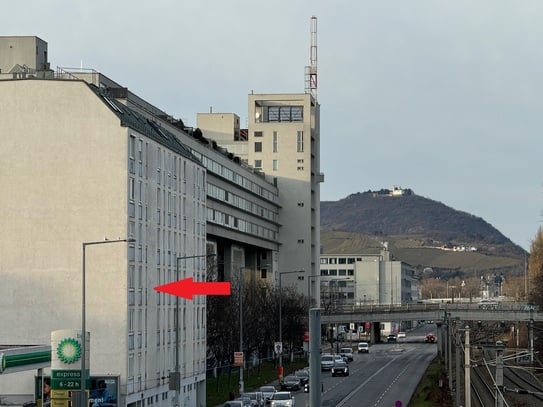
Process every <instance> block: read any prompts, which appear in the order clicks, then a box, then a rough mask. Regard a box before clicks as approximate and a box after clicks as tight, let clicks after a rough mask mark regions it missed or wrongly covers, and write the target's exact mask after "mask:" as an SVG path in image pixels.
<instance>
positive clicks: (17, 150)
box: [0, 79, 206, 405]
mask: <svg viewBox="0 0 543 407" xmlns="http://www.w3.org/2000/svg"><path fill="white" fill-rule="evenodd" d="M0 88H1V91H0V104H1V105H2V109H0V121H1V122H2V132H1V136H0V151H2V153H0V154H1V155H2V158H1V160H0V173H1V176H0V177H1V178H0V179H1V183H2V189H3V190H4V191H5V193H4V194H2V199H0V209H1V211H2V213H3V214H4V216H3V217H2V220H1V221H0V222H1V227H2V230H3V232H4V233H3V234H2V238H1V239H2V243H1V244H0V272H1V275H2V280H3V283H2V285H1V286H0V298H2V299H3V304H2V306H1V307H0V318H1V319H2V321H4V323H5V324H6V326H9V327H10V329H9V330H8V331H7V332H4V333H3V335H2V340H3V341H6V340H7V341H10V343H14V344H29V343H28V342H29V341H31V342H32V344H36V343H48V341H49V335H50V332H51V331H54V330H57V329H65V328H68V329H73V328H77V327H79V326H80V322H79V321H80V318H81V308H80V307H81V289H80V287H81V255H82V250H81V247H82V243H83V242H89V241H100V240H103V239H104V238H109V239H117V238H134V239H135V240H136V242H135V243H130V244H128V245H127V244H115V245H113V244H111V245H100V246H92V247H89V248H87V253H86V269H87V272H86V276H87V279H86V283H87V290H88V293H89V295H87V312H86V313H87V329H88V331H90V332H91V348H90V350H91V365H90V371H91V374H113V375H119V376H120V378H121V382H120V388H121V389H122V394H121V397H122V399H121V404H123V405H136V404H138V403H141V400H142V395H143V396H144V397H143V398H144V399H147V398H149V399H150V398H153V399H154V398H159V399H161V400H162V399H163V398H166V397H168V396H169V392H168V385H167V381H166V380H165V379H164V378H167V377H168V376H169V373H170V372H171V371H173V370H174V369H175V366H174V360H175V358H173V357H172V355H173V354H174V351H175V340H174V339H175V338H174V336H175V335H174V334H175V331H174V318H175V302H174V301H173V300H172V297H171V296H167V295H165V294H163V293H160V294H158V293H156V292H154V291H153V287H155V286H157V285H160V284H164V283H167V282H170V281H174V280H175V273H176V261H175V260H176V257H177V256H185V255H194V254H205V252H206V192H205V191H206V170H205V168H204V167H203V166H202V164H201V163H200V162H199V161H198V160H197V159H196V157H194V156H193V155H192V154H191V153H190V151H189V150H188V149H187V148H184V147H183V145H182V144H180V143H179V142H178V141H177V140H176V139H175V137H174V136H173V135H172V134H170V133H168V132H166V131H165V130H161V129H159V128H158V127H156V126H154V125H153V124H152V123H150V122H147V121H146V120H144V118H143V117H142V116H139V115H138V114H137V113H136V112H135V111H132V110H130V109H129V108H127V107H126V106H125V105H123V104H121V103H118V102H117V101H115V100H114V99H111V98H109V97H108V96H107V95H106V94H104V93H102V92H100V90H99V89H98V88H96V87H94V86H93V85H89V84H87V83H86V82H84V81H78V80H50V79H48V80H40V79H16V80H4V81H0ZM180 268H181V270H180V272H181V275H182V277H193V278H194V279H195V280H197V281H203V280H204V279H205V260H204V259H201V258H197V259H192V260H190V261H184V262H181V265H180ZM14 310H15V311H16V312H14ZM181 321H182V322H181V324H182V327H183V329H182V330H181V332H182V338H181V342H182V346H181V347H180V352H181V355H180V358H181V360H182V361H183V365H182V372H184V373H185V375H184V382H185V383H186V384H185V385H184V386H183V392H182V397H184V398H185V399H186V400H187V401H189V404H187V405H202V403H201V400H202V399H203V400H205V366H206V365H205V362H206V346H205V302H204V301H203V300H202V299H200V297H198V298H196V299H195V300H194V301H191V302H188V301H187V302H184V303H183V307H182V319H181ZM188 327H189V328H192V329H187V328H188ZM113 338H114V339H113ZM20 375H21V374H16V375H14V376H13V377H9V376H8V377H5V378H2V381H0V394H6V392H8V393H9V392H15V393H17V392H24V391H25V389H28V388H29V387H28V385H29V384H31V382H29V381H30V380H32V377H29V376H28V375H26V377H25V378H20V377H18V376H20ZM10 379H12V380H10ZM4 386H6V387H4ZM30 388H32V386H30ZM198 400H200V402H198ZM204 403H205V401H204Z"/></svg>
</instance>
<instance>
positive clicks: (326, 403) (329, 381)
mask: <svg viewBox="0 0 543 407" xmlns="http://www.w3.org/2000/svg"><path fill="white" fill-rule="evenodd" d="M426 333H427V332H426V330H424V331H419V332H418V333H416V334H415V333H412V334H408V336H407V338H406V339H405V340H403V339H400V340H399V342H398V343H396V344H387V343H383V344H376V345H373V346H372V347H371V348H370V353H368V354H355V359H354V361H353V362H351V363H350V364H349V369H350V375H349V376H348V377H331V374H330V373H329V372H322V379H323V387H324V392H323V394H322V407H332V406H338V407H360V406H365V407H393V406H395V403H396V401H401V402H402V405H403V406H407V403H408V402H409V400H410V399H411V396H412V394H413V392H414V390H415V389H416V387H417V385H418V383H419V381H420V379H421V377H422V375H423V374H424V372H425V371H426V369H427V367H428V364H429V363H430V362H431V361H432V359H433V358H434V357H435V356H436V354H437V345H436V344H425V343H424V335H425V334H426ZM296 406H306V407H309V395H308V394H304V393H303V392H298V393H297V394H296Z"/></svg>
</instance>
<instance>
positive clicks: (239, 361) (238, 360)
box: [234, 352, 243, 366]
mask: <svg viewBox="0 0 543 407" xmlns="http://www.w3.org/2000/svg"><path fill="white" fill-rule="evenodd" d="M234 366H243V352H234Z"/></svg>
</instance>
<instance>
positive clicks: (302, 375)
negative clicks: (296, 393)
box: [294, 369, 309, 385]
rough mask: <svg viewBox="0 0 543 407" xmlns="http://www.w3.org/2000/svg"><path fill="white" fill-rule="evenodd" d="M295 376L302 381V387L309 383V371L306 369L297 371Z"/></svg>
mask: <svg viewBox="0 0 543 407" xmlns="http://www.w3.org/2000/svg"><path fill="white" fill-rule="evenodd" d="M294 376H298V378H299V379H300V382H301V383H302V385H304V384H306V383H307V382H309V371H308V370H305V369H301V370H296V371H295V372H294Z"/></svg>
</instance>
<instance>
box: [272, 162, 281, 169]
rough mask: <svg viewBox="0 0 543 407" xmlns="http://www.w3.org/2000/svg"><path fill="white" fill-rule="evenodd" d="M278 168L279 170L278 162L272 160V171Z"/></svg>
mask: <svg viewBox="0 0 543 407" xmlns="http://www.w3.org/2000/svg"><path fill="white" fill-rule="evenodd" d="M278 168H279V161H278V160H273V161H272V169H273V170H274V171H277V169H278Z"/></svg>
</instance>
